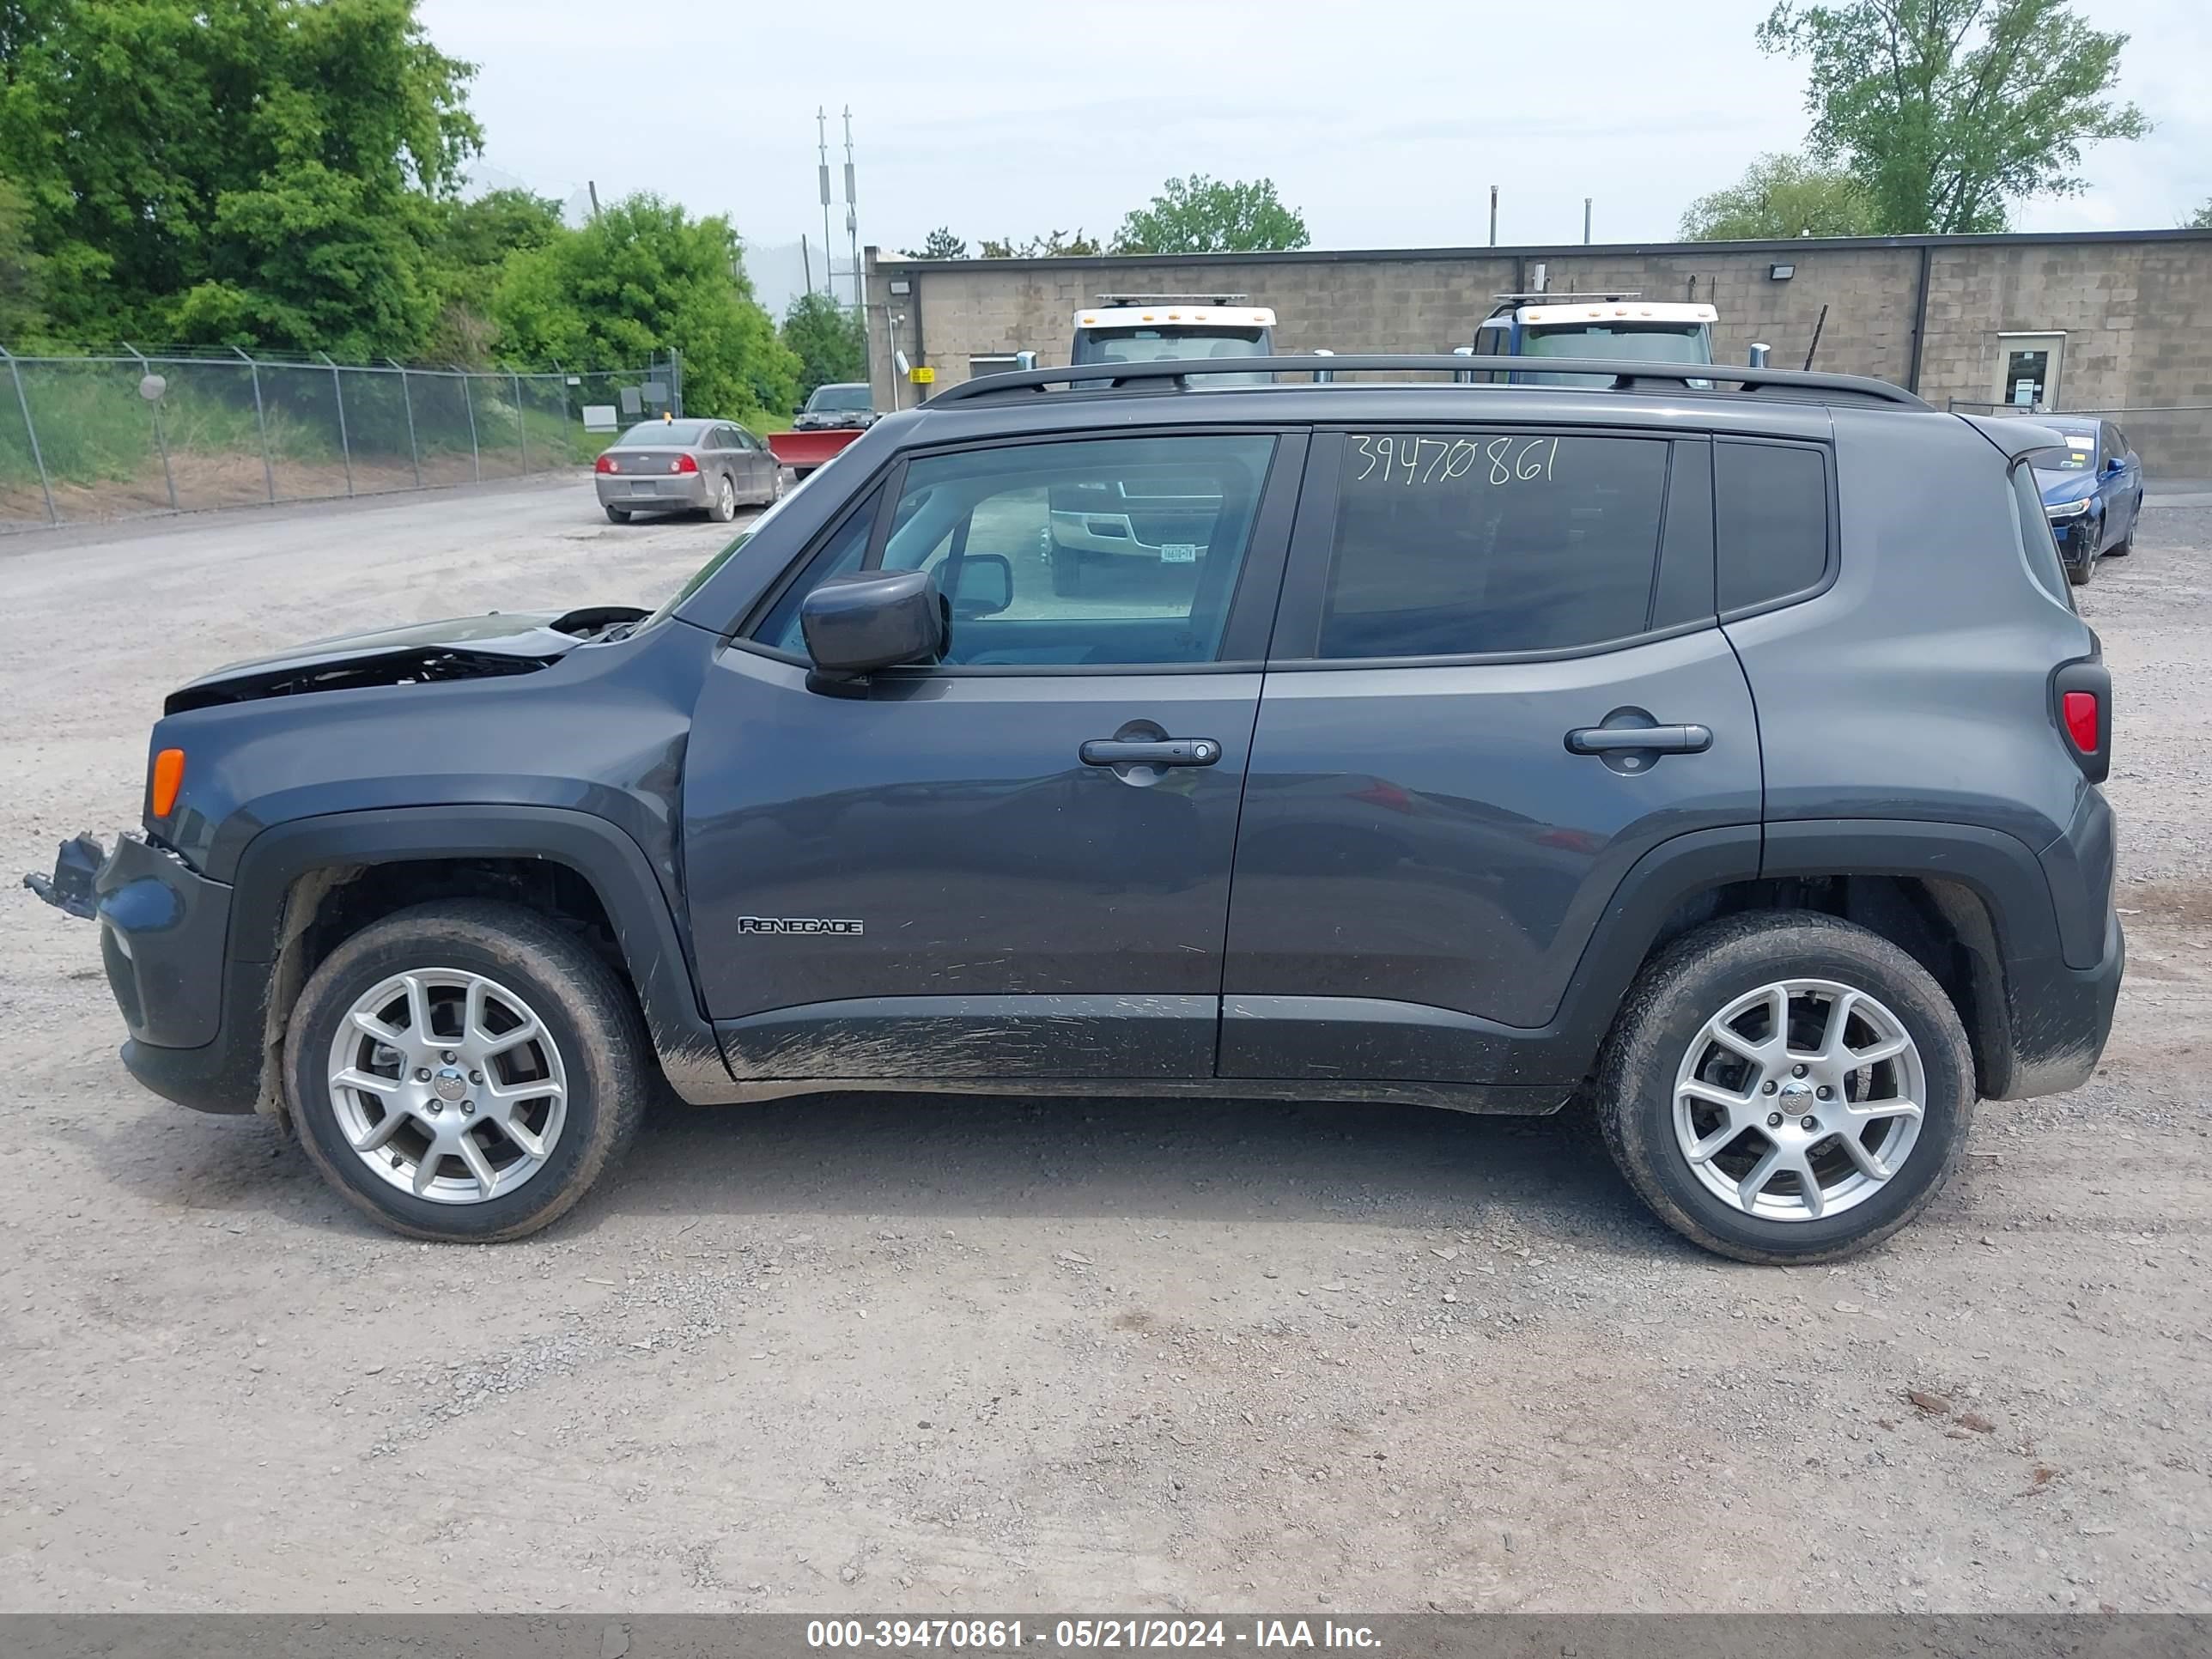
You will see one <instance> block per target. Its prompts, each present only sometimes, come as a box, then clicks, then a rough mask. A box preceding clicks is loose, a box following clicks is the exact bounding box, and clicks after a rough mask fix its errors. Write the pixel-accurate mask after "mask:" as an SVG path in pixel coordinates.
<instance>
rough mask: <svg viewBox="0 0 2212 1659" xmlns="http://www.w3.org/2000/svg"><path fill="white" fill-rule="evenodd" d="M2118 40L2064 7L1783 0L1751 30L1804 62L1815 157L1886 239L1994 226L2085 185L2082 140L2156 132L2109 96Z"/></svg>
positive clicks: (2058, 0)
mask: <svg viewBox="0 0 2212 1659" xmlns="http://www.w3.org/2000/svg"><path fill="white" fill-rule="evenodd" d="M2127 40H2128V37H2127V36H2126V35H2124V34H2120V33H2106V32H2102V31H2100V30H2097V29H2093V28H2091V27H2089V26H2088V24H2087V23H2086V22H2084V21H2082V20H2081V18H2080V17H2078V16H2076V15H2075V13H2074V11H2073V9H2072V5H2071V0H1835V3H1831V4H1808V3H1800V0H1781V3H1779V4H1778V5H1777V6H1776V7H1775V8H1774V10H1773V11H1772V13H1771V15H1769V16H1768V17H1767V20H1766V21H1765V22H1764V23H1762V24H1760V25H1759V45H1760V46H1761V47H1762V48H1764V49H1765V51H1767V52H1778V53H1782V54H1784V55H1786V56H1789V57H1791V58H1804V59H1805V60H1807V62H1808V64H1809V65H1810V67H1811V81H1810V84H1809V85H1808V89H1807V92H1806V106H1807V108H1808V110H1809V111H1810V112H1812V114H1813V116H1814V122H1813V131H1812V148H1813V151H1814V155H1816V156H1818V157H1819V158H1820V160H1822V161H1838V162H1841V163H1842V164H1843V165H1844V166H1845V167H1848V168H1849V169H1850V173H1851V174H1852V176H1853V177H1854V178H1856V179H1858V181H1859V183H1860V184H1861V185H1863V186H1864V188H1865V190H1866V192H1867V194H1868V196H1869V198H1870V199H1871V201H1872V203H1873V207H1874V228H1875V230H1877V231H1879V232H1882V233H1885V234H1915V233H1920V232H1941V233H1952V232H1966V231H1988V230H2001V229H2002V228H2004V225H2005V222H2006V214H2005V208H2006V204H2007V203H2008V201H2014V200H2018V199H2021V198H2023V197H2031V196H2066V195H2073V194H2076V193H2078V192H2079V191H2081V190H2082V189H2083V188H2085V183H2084V181H2083V180H2082V179H2081V178H2080V177H2079V176H2078V175H2077V174H2076V173H2075V168H2076V167H2079V166H2080V164H2081V149H2082V146H2083V145H2085V144H2089V143H2096V142H2097V141H2099V140H2100V139H2106V138H2138V137H2142V135H2143V133H2145V132H2146V131H2148V130H2149V128H2148V123H2147V122H2145V120H2144V119H2143V117H2142V112H2141V111H2139V110H2137V109H2136V107H2135V106H2134V105H2132V104H2124V103H2118V102H2115V101H2113V100H2111V99H2109V98H2107V97H2106V94H2107V93H2109V92H2111V91H2112V87H2113V85H2114V83H2115V82H2117V81H2118V78H2119V60H2120V48H2121V47H2122V46H2125V45H2126V44H2127Z"/></svg>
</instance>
